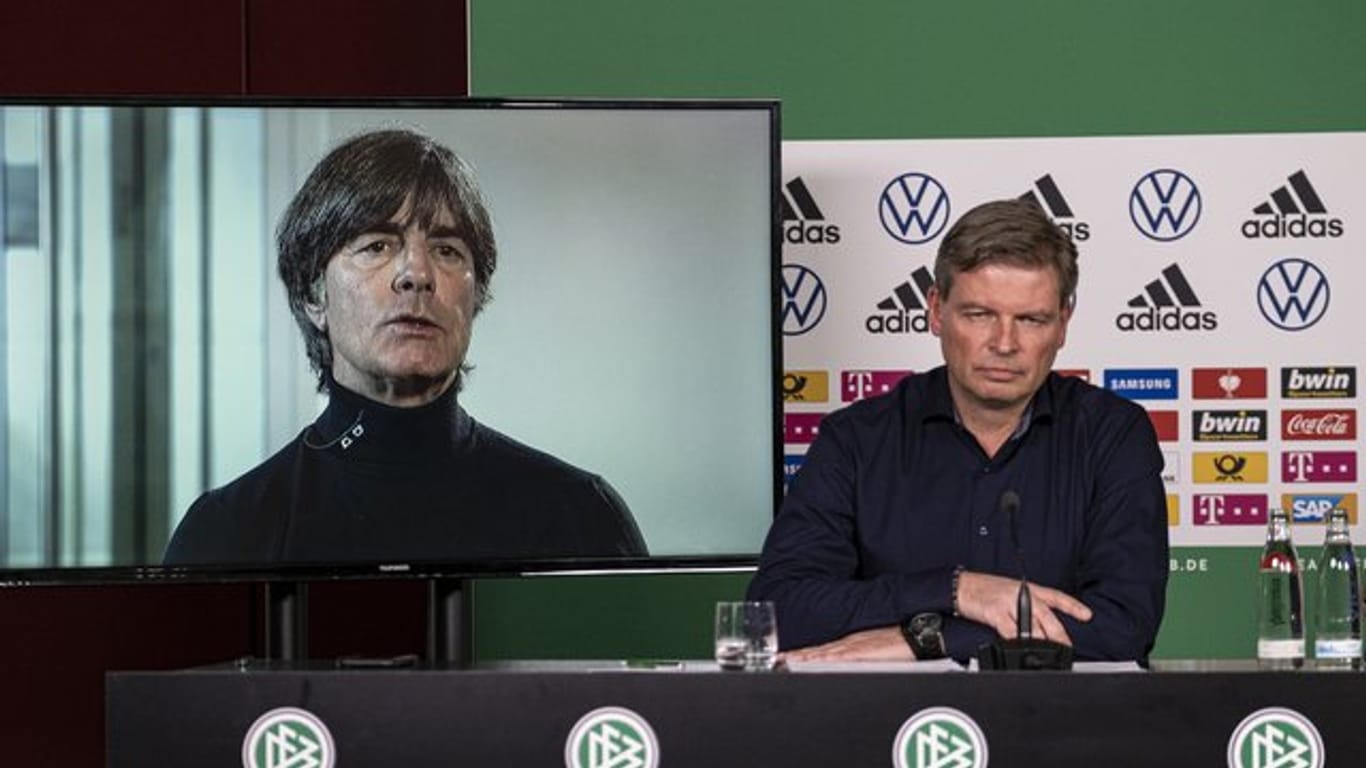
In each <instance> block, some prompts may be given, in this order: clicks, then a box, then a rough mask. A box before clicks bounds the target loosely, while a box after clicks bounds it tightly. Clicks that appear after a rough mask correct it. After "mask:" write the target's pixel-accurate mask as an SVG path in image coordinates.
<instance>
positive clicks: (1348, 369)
mask: <svg viewBox="0 0 1366 768" xmlns="http://www.w3.org/2000/svg"><path fill="white" fill-rule="evenodd" d="M1281 396H1282V397H1286V398H1289V399H1292V400H1309V399H1317V398H1343V399H1346V398H1352V397H1356V396H1357V369H1356V366H1348V365H1342V366H1335V367H1332V368H1309V367H1295V368H1282V369H1281Z"/></svg>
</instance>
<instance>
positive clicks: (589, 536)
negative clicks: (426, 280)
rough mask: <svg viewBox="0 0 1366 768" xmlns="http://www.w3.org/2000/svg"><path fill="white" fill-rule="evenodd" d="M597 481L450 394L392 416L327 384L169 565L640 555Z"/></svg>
mask: <svg viewBox="0 0 1366 768" xmlns="http://www.w3.org/2000/svg"><path fill="white" fill-rule="evenodd" d="M645 553H646V550H645V543H644V541H643V540H642V539H641V536H640V531H639V530H638V529H637V527H636V523H635V519H634V518H633V517H632V516H631V512H630V510H629V509H627V507H626V503H625V502H623V501H622V500H621V497H619V496H618V495H617V494H616V492H615V491H614V490H612V487H611V486H610V485H608V484H607V481H605V480H603V479H602V478H601V477H598V476H597V475H594V474H590V473H588V472H584V471H583V470H581V469H578V468H576V467H573V466H571V465H569V464H566V463H565V462H563V461H560V460H559V459H557V458H555V457H553V456H550V455H549V454H546V453H542V452H541V451H538V450H536V449H534V448H530V447H528V446H525V445H522V444H521V443H518V442H517V441H515V440H512V439H511V438H508V437H506V436H504V435H502V434H499V433H498V432H495V431H494V430H492V429H489V428H488V427H485V426H484V425H482V424H480V423H478V422H476V421H475V420H474V419H472V418H470V416H469V414H467V413H465V411H464V409H462V408H461V407H460V406H459V404H458V403H457V402H456V398H455V393H454V391H453V389H452V391H448V392H447V393H446V394H445V395H443V396H441V397H440V398H438V399H437V400H435V401H434V402H431V403H429V404H427V405H424V406H420V407H417V408H394V407H390V406H386V405H382V404H380V403H377V402H374V401H372V400H368V399H366V398H364V397H361V396H360V395H357V394H355V393H354V392H350V391H348V390H346V389H345V388H343V387H341V386H340V385H338V384H336V383H335V382H333V383H332V388H331V400H330V401H329V403H328V406H327V409H326V410H325V411H323V413H322V415H321V416H319V417H318V420H317V421H316V422H314V423H313V424H312V425H310V426H308V427H307V428H305V429H304V431H303V432H302V433H300V434H299V436H298V437H296V438H295V439H294V440H293V441H291V442H290V443H289V444H288V445H286V446H285V447H284V448H283V449H282V450H281V451H280V452H279V453H276V454H275V455H274V456H272V457H270V458H269V459H267V460H266V461H265V462H264V463H262V464H260V465H259V466H257V467H256V468H255V469H252V470H251V471H249V472H247V473H246V474H245V475H242V476H241V477H239V478H237V479H236V480H234V481H233V482H231V483H229V484H227V485H225V486H223V487H222V488H217V489H215V490H211V491H209V492H207V493H205V494H204V495H202V496H200V497H199V498H198V499H197V500H196V501H195V503H194V504H193V505H191V506H190V510H189V511H188V512H187V513H186V514H185V518H184V519H183V520H182V521H181V522H180V525H179V526H178V527H177V528H176V531H175V535H174V536H173V537H172V538H171V543H170V544H169V545H168V546H167V547H166V554H165V557H164V563H165V564H166V565H184V564H198V565H218V564H222V565H257V564H263V563H288V564H299V565H306V564H324V563H339V562H353V563H355V562H365V563H394V562H405V563H418V562H438V561H439V562H452V561H462V562H471V561H480V560H502V559H510V560H524V559H554V558H566V557H620V556H640V555H644V554H645Z"/></svg>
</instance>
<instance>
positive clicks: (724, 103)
mask: <svg viewBox="0 0 1366 768" xmlns="http://www.w3.org/2000/svg"><path fill="white" fill-rule="evenodd" d="M6 107H66V108H74V107H92V108H100V107H111V108H117V107H145V108H163V109H171V108H188V109H211V108H243V109H251V108H258V107H259V108H272V107H280V108H298V109H375V108H388V109H412V110H436V109H504V110H555V109H575V110H602V111H608V110H622V111H654V110H698V111H726V110H735V111H762V112H766V113H767V114H768V116H769V199H770V204H769V209H770V212H769V244H770V245H769V297H770V301H769V304H770V307H769V326H770V328H769V335H770V346H771V353H770V357H771V359H770V367H771V387H770V393H771V403H772V405H771V418H770V422H771V430H772V437H773V449H772V450H773V453H772V456H771V465H772V468H773V473H772V483H773V510H772V514H773V515H776V514H777V512H778V507H779V505H780V504H781V503H782V498H783V486H784V482H783V473H784V467H783V400H782V386H781V384H782V375H783V335H782V303H781V290H782V248H783V240H782V213H781V207H780V204H779V201H780V200H781V197H780V196H781V194H782V191H781V188H782V123H781V103H780V102H779V101H778V100H777V99H756V98H735V99H712V98H679V99H658V98H642V99H620V98H578V97H565V98H488V97H422V96H418V97H375V98H333V97H317V98H313V97H292V96H242V97H235V96H205V95H185V96H167V95H163V94H159V95H148V96H139V95H126V94H118V95H109V94H90V95H71V94H67V95H62V96H24V95H20V96H0V108H6ZM757 563H758V553H757V552H754V553H744V552H736V553H716V554H706V555H663V556H658V557H655V556H650V557H629V558H557V559H526V560H521V559H518V560H476V561H444V560H443V561H412V562H401V561H397V562H373V563H349V562H333V563H279V564H264V563H263V564H261V565H254V564H253V565H181V566H163V565H117V566H80V565H73V566H59V567H38V568H10V567H0V589H3V588H14V587H37V586H63V585H73V586H97V585H128V584H224V583H248V582H251V583H260V582H317V581H331V580H363V579H477V578H499V577H519V576H526V577H535V576H581V575H582V576H587V575H601V576H613V575H618V576H620V575H636V574H658V573H676V572H682V573H741V572H747V571H752V570H753V569H754V568H755V566H756V565H757Z"/></svg>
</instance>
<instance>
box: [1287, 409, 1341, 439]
mask: <svg viewBox="0 0 1366 768" xmlns="http://www.w3.org/2000/svg"><path fill="white" fill-rule="evenodd" d="M1356 417H1357V414H1356V411H1354V410H1308V411H1283V412H1282V413H1281V436H1282V437H1284V438H1285V439H1287V440H1355V439H1356V436H1357V418H1356Z"/></svg>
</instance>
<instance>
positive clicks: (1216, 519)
mask: <svg viewBox="0 0 1366 768" xmlns="http://www.w3.org/2000/svg"><path fill="white" fill-rule="evenodd" d="M1194 501H1195V519H1194V520H1193V522H1194V523H1195V524H1196V525H1266V510H1267V506H1268V504H1267V497H1266V494H1260V493H1197V494H1195V499H1194Z"/></svg>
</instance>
